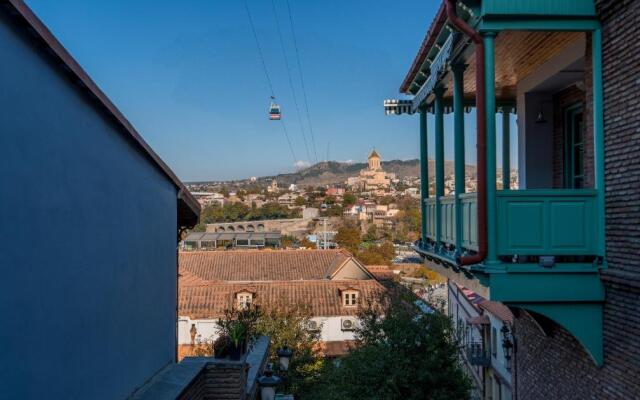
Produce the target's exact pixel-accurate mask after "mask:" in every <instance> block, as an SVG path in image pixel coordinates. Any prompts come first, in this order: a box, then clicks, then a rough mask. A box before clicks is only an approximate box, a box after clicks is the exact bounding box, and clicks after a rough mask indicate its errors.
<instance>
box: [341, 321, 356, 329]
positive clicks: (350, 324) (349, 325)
mask: <svg viewBox="0 0 640 400" xmlns="http://www.w3.org/2000/svg"><path fill="white" fill-rule="evenodd" d="M340 327H341V328H342V330H343V331H354V330H355V329H356V327H357V321H356V319H355V318H342V321H341V323H340Z"/></svg>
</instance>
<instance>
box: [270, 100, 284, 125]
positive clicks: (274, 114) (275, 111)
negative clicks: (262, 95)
mask: <svg viewBox="0 0 640 400" xmlns="http://www.w3.org/2000/svg"><path fill="white" fill-rule="evenodd" d="M281 117H282V114H281V113H280V106H279V105H277V104H276V103H274V102H273V101H272V102H271V107H269V119H270V120H272V121H278V120H279V119H280V118H281Z"/></svg>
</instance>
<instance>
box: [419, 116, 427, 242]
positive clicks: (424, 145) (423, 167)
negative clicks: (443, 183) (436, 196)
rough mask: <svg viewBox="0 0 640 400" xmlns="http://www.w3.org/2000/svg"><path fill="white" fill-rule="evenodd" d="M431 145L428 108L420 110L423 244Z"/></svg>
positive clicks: (425, 238)
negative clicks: (428, 131) (428, 129)
mask: <svg viewBox="0 0 640 400" xmlns="http://www.w3.org/2000/svg"><path fill="white" fill-rule="evenodd" d="M428 150H429V145H428V141H427V108H426V107H422V108H420V210H421V212H422V214H421V221H422V235H421V238H422V243H423V244H424V243H427V204H426V201H427V199H428V198H429V151H428Z"/></svg>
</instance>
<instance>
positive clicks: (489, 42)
mask: <svg viewBox="0 0 640 400" xmlns="http://www.w3.org/2000/svg"><path fill="white" fill-rule="evenodd" d="M495 38H496V32H485V33H484V34H483V41H484V52H485V53H484V54H485V55H484V57H485V61H484V63H485V64H484V65H485V75H484V76H485V81H486V82H485V84H486V93H485V96H486V97H485V104H486V119H487V242H488V243H487V256H486V259H485V264H487V265H490V264H498V263H499V261H498V254H497V247H498V234H497V233H498V232H497V226H496V225H497V207H496V87H495V86H496V84H495V82H496V71H495Z"/></svg>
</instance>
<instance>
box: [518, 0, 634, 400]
mask: <svg viewBox="0 0 640 400" xmlns="http://www.w3.org/2000/svg"><path fill="white" fill-rule="evenodd" d="M596 4H597V8H598V13H599V15H600V18H601V21H602V26H603V32H602V33H603V56H604V59H603V67H604V71H603V74H604V76H603V78H604V124H605V184H606V224H607V226H606V235H607V262H608V266H609V268H608V269H607V270H605V271H603V273H602V279H603V282H604V284H605V288H606V302H605V306H604V366H603V367H601V368H597V367H595V365H594V364H593V362H592V361H591V360H590V358H589V356H588V355H587V354H586V353H585V351H584V350H583V349H582V347H581V346H580V344H579V343H577V341H576V340H575V338H573V337H572V336H571V335H570V334H569V333H568V332H567V331H565V330H564V329H562V328H560V327H558V326H557V325H555V326H551V327H550V330H549V335H544V334H543V333H542V332H541V330H540V329H539V328H538V325H536V322H535V321H534V320H533V319H532V318H531V317H530V316H529V315H528V314H526V313H520V315H519V317H518V318H517V319H516V325H515V327H516V340H517V341H518V344H519V346H518V353H517V358H518V359H517V367H516V379H517V390H518V398H519V399H543V398H544V399H547V398H548V399H551V398H552V399H640V340H639V339H638V337H639V333H640V228H639V226H640V97H639V96H638V89H639V86H640V43H639V42H638V38H639V37H640V24H638V20H639V19H640V0H633V1H631V0H599V1H597V2H596ZM588 46H589V47H590V43H589V44H588ZM588 64H590V63H588ZM590 75H591V74H590V70H588V72H587V74H586V79H585V80H586V82H585V83H586V86H587V88H590V87H591V77H590ZM586 95H587V99H586V107H588V109H587V108H585V112H587V113H588V114H591V108H590V107H591V101H590V96H591V93H590V90H587V92H586ZM590 151H591V152H592V151H593V150H592V149H591V150H590ZM587 156H588V154H587V152H586V149H585V158H586V157H587ZM590 156H591V157H593V156H592V154H591V155H590Z"/></svg>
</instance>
